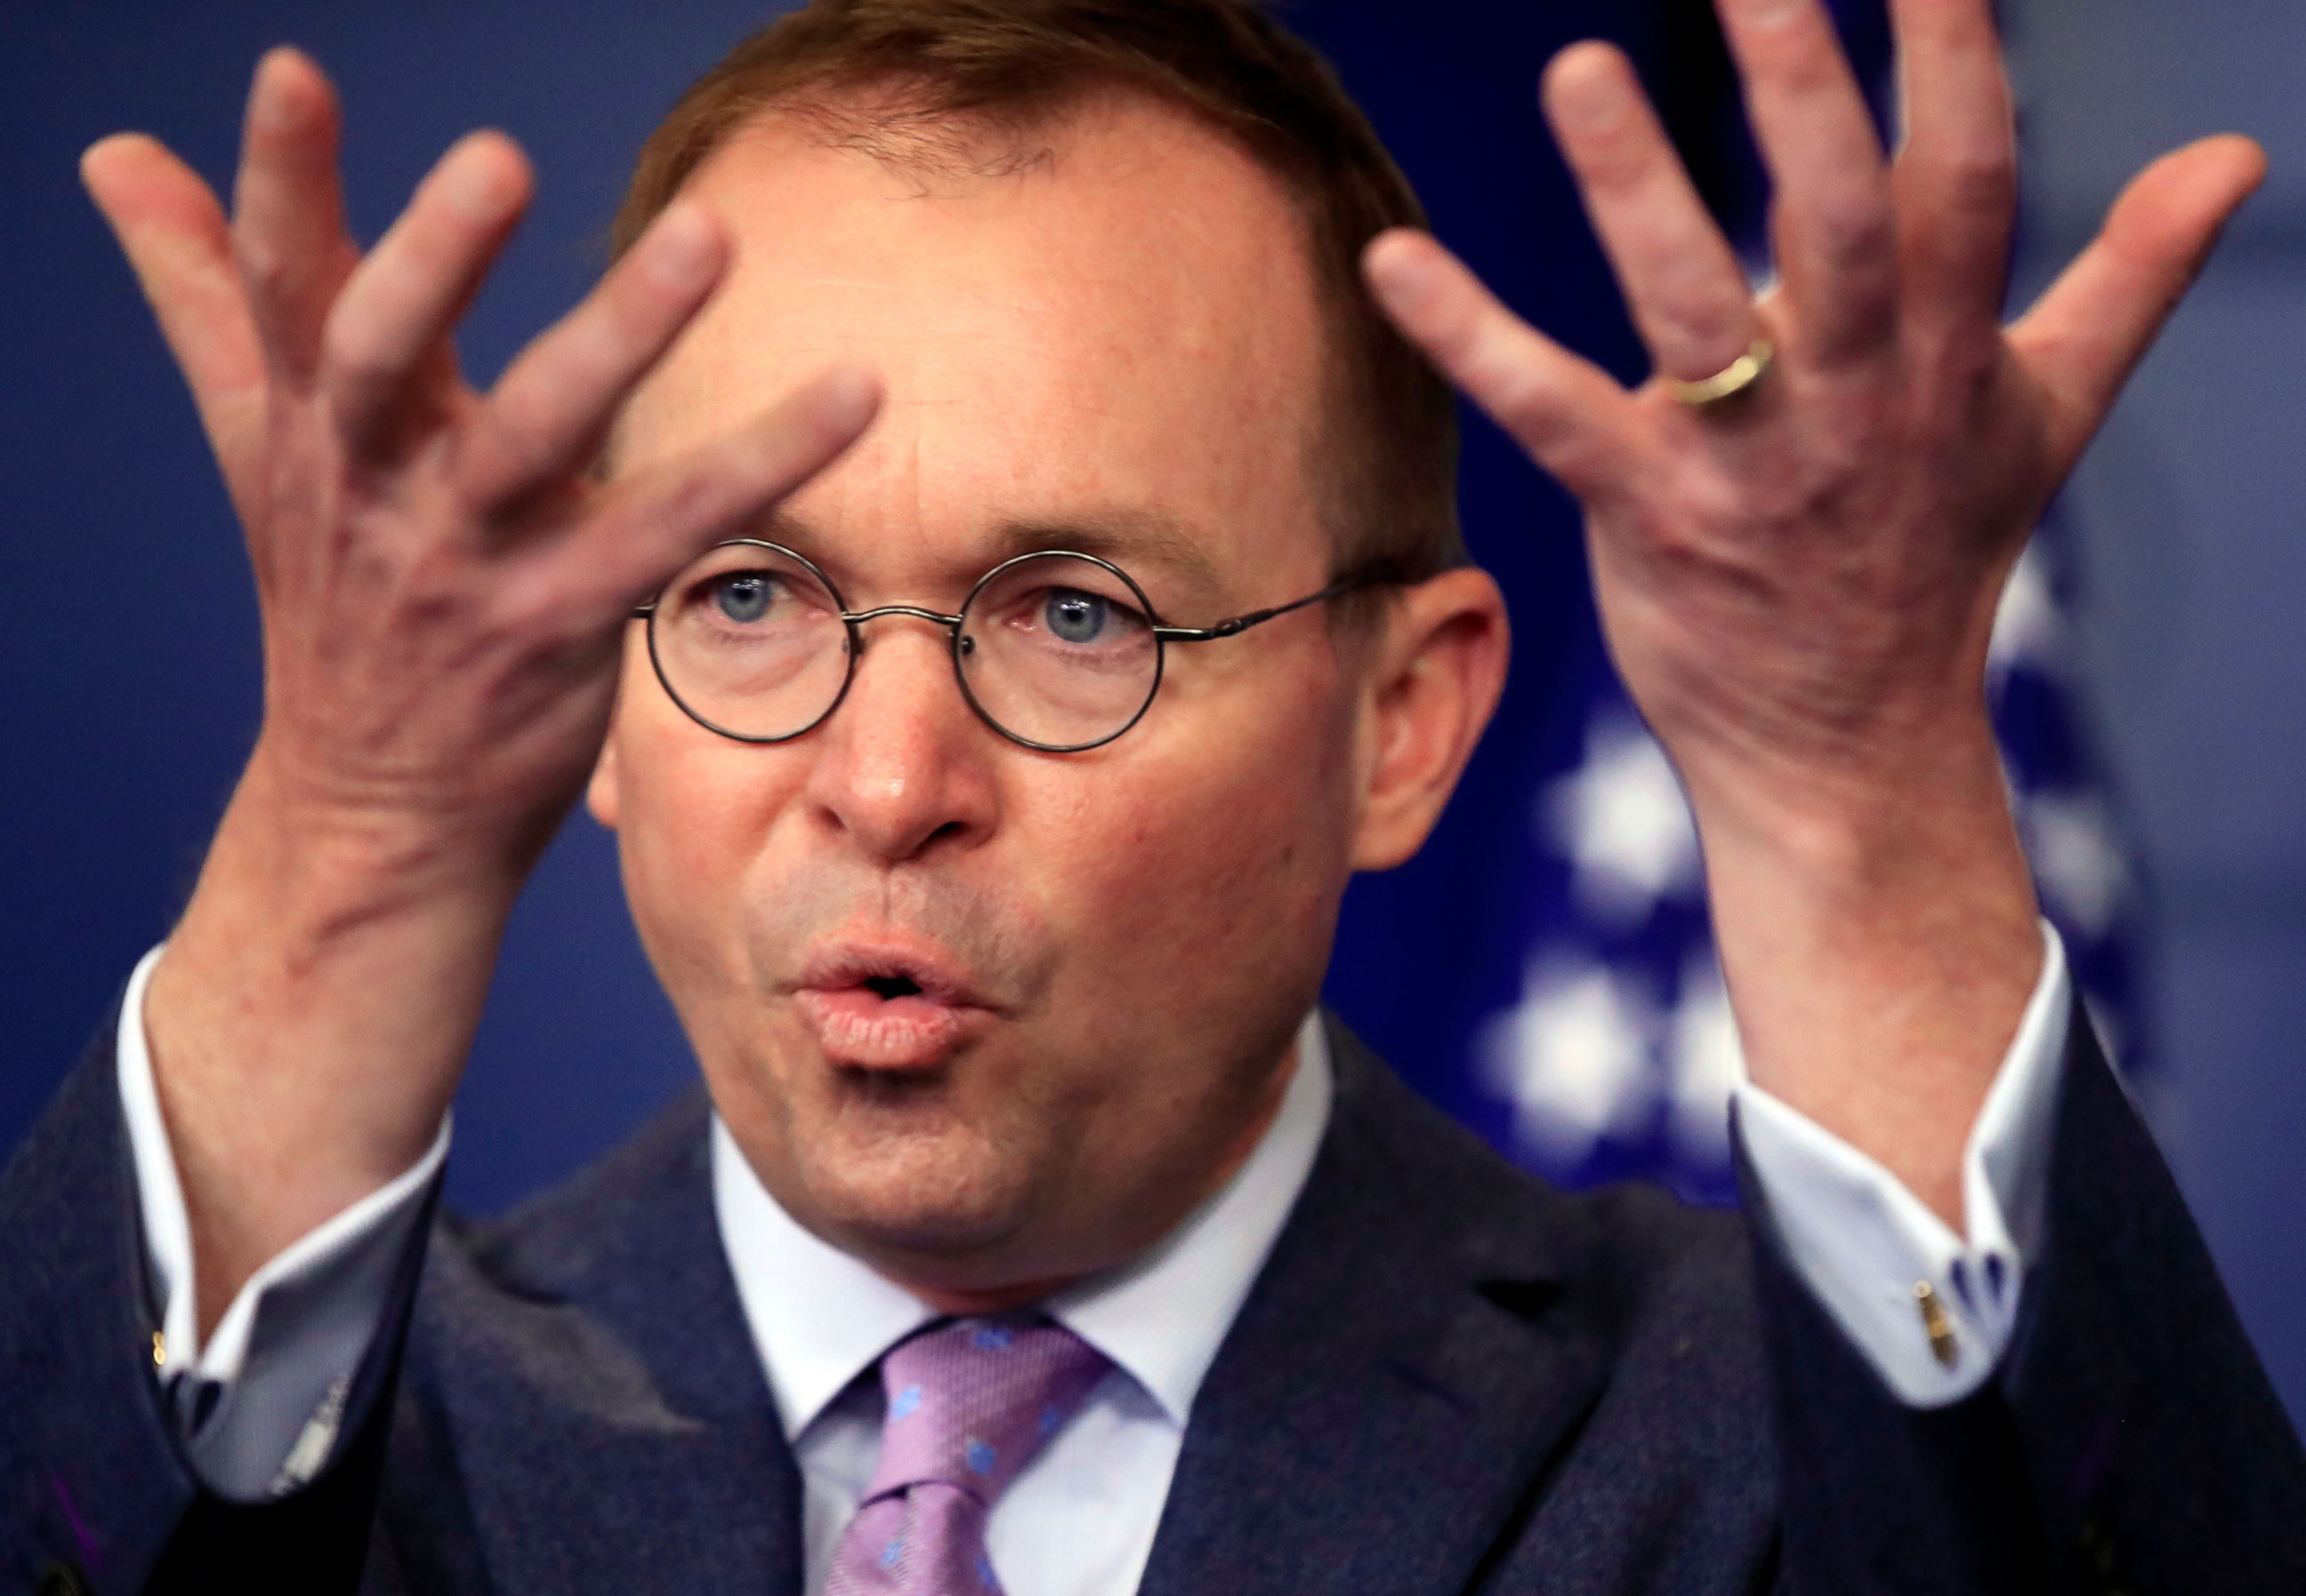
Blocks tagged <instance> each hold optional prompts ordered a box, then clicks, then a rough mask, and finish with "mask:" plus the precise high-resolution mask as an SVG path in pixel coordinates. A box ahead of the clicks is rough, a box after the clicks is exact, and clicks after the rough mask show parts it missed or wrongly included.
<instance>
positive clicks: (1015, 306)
mask: <svg viewBox="0 0 2306 1596" xmlns="http://www.w3.org/2000/svg"><path fill="white" fill-rule="evenodd" d="M1003 154H1004V158H1002V159H1000V160H998V161H997V162H995V163H992V164H990V165H986V166H978V167H972V166H971V165H970V164H969V162H968V161H967V160H965V159H961V158H955V159H950V160H945V159H931V160H926V161H892V160H888V159H884V158H879V157H877V156H875V154H872V153H868V152H867V151H865V150H862V149H857V148H854V147H844V146H841V145H837V144H834V143H833V142H831V141H828V140H827V139H826V138H825V136H824V132H823V129H822V127H821V125H818V124H812V123H809V122H807V121H804V120H802V119H800V118H798V117H791V116H783V115H773V116H771V117H768V118H766V119H764V120H763V121H761V122H760V123H758V124H755V125H754V126H752V127H750V128H748V129H747V130H746V131H745V132H743V133H741V134H740V135H739V136H738V137H736V138H735V139H733V140H732V141H730V142H729V143H728V144H726V145H725V146H723V147H722V149H720V150H718V151H716V152H715V154H714V155H713V157H711V158H709V159H708V160H707V161H706V162H705V165H704V166H702V167H701V168H700V169H699V171H698V172H697V173H696V175H695V176H694V177H693V178H692V179H691V180H690V182H689V183H688V187H687V188H686V190H685V191H684V192H686V193H687V194H688V195H689V196H690V197H693V198H694V199H696V201H699V202H701V203H703V204H705V206H706V207H708V208H709V209H712V210H713V211H714V212H715V213H717V214H718V215H719V216H720V217H721V218H722V220H723V221H724V223H725V224H726V225H727V226H729V228H730V231H731V232H732V234H733V235H734V237H735V240H736V251H737V252H736V260H735V264H734V265H733V267H732V269H731V270H730V276H729V278H728V280H727V282H726V283H725V284H724V286H723V287H722V291H721V292H720V294H718V295H717V296H716V297H715V299H714V301H713V303H712V304H711V305H710V306H709V307H708V308H707V310H706V311H705V313H704V315H703V316H702V317H701V318H700V319H699V320H698V322H697V324H696V326H695V327H693V328H692V329H690V331H689V332H688V335H686V336H685V337H684V338H683V339H682V341H681V343H680V344H679V346H677V347H676V348H675V350H674V352H673V353H672V354H671V355H670V357H669V358H668V359H667V361H666V362H665V363H664V364H663V365H662V367H661V368H660V369H659V370H658V371H657V372H656V373H655V374H654V375H653V376H652V378H651V379H650V380H649V382H648V383H647V384H646V385H645V388H643V389H642V391H641V392H640V393H639V394H638V395H637V396H636V398H635V400H634V402H633V404H632V405H631V406H630V408H629V410H628V414H627V416H626V418H625V423H624V427H623V430H622V431H621V433H620V439H619V457H620V463H621V464H622V465H625V466H627V467H630V466H632V465H641V464H645V463H646V462H647V461H648V460H649V459H651V458H661V457H665V456H668V455H670V454H672V453H674V452H677V451H678V450H679V448H684V447H686V446H688V445H689V444H692V443H696V442H701V441H703V440H705V439H708V438H710V437H713V436H715V435H717V434H719V433H721V432H723V431H726V430H728V429H729V428H730V427H732V426H735V425H737V424H739V422H742V421H743V420H744V419H745V418H747V417H748V416H750V415H751V414H754V413H756V411H758V410H759V409H760V408H761V407H762V406H763V405H766V404H768V403H769V402H770V401H772V400H773V398H774V397H776V396H777V395H778V394H779V393H780V392H781V391H782V390H783V389H784V388H787V387H789V386H790V384H792V383H793V382H795V381H797V380H800V379H801V378H803V377H806V376H807V374H809V373H810V372H812V371H816V370H817V369H819V368H821V367H823V366H824V365H825V364H827V363H831V362H833V361H835V360H859V361H862V362H864V363H867V364H868V365H870V366H872V367H873V368H875V370H876V371H878V372H879V373H880V376H881V379H882V381H883V383H884V388H885V392H886V400H885V404H884V410H883V412H882V414H881V417H880V419H879V420H878V421H877V422H875V426H874V429H873V431H871V432H870V433H869V434H868V435H867V438H866V440H864V441H863V442H862V443H861V444H860V445H859V446H858V448H856V449H855V450H852V451H851V453H850V455H848V456H847V457H843V459H842V460H841V461H840V462H839V463H837V464H836V465H834V466H833V468H832V470H831V471H829V472H828V473H827V474H825V475H824V476H823V477H821V478H819V479H818V480H817V481H816V482H813V483H811V484H810V485H809V486H808V487H807V489H805V490H804V491H802V492H801V493H800V494H799V495H797V496H796V497H795V498H794V499H793V500H792V501H791V503H790V505H789V506H788V507H787V508H788V511H789V512H790V517H791V522H792V524H796V525H804V526H807V527H808V528H811V529H814V530H815V531H816V533H817V534H818V535H819V536H820V537H821V538H822V539H823V540H824V542H826V543H827V544H829V545H831V546H830V547H828V548H826V549H824V550H821V551H822V552H824V553H825V554H827V555H828V556H830V557H831V558H832V559H834V560H836V561H841V560H847V559H850V558H851V557H855V558H856V559H857V561H858V563H865V562H867V561H878V562H880V563H882V564H883V566H884V568H885V567H887V566H889V565H891V564H892V563H894V564H896V565H905V564H908V563H914V562H918V563H935V562H951V563H953V564H956V565H961V564H967V563H968V562H969V561H971V560H975V559H980V558H981V557H982V556H985V555H987V554H997V553H1001V552H1005V551H1007V548H1006V545H1007V544H1010V543H1013V542H1015V541H1017V533H1018V529H1020V528H1041V529H1046V530H1049V531H1052V532H1055V531H1057V530H1059V529H1062V528H1063V527H1065V526H1067V525H1089V526H1097V527H1101V528H1104V529H1106V533H1107V534H1108V535H1107V536H1106V547H1107V550H1108V551H1109V552H1113V553H1115V556H1116V557H1118V558H1122V559H1123V560H1124V563H1125V562H1126V559H1127V555H1128V553H1129V551H1130V542H1131V536H1132V528H1133V529H1137V531H1139V532H1140V533H1150V532H1153V531H1155V530H1158V529H1166V530H1167V531H1169V532H1170V533H1173V534H1175V535H1172V536H1171V537H1169V538H1168V539H1167V540H1166V541H1167V542H1169V543H1170V544H1171V545H1172V548H1171V550H1170V553H1171V554H1172V555H1173V556H1174V554H1175V553H1176V552H1178V550H1176V549H1175V547H1174V545H1175V544H1176V542H1178V541H1179V536H1182V538H1183V539H1184V540H1186V541H1188V542H1190V543H1191V545H1192V546H1193V547H1194V548H1197V549H1198V550H1200V551H1202V552H1203V553H1205V554H1206V557H1207V558H1206V560H1205V561H1204V562H1203V563H1204V564H1205V565H1206V566H1207V567H1208V568H1209V581H1210V582H1212V583H1213V584H1214V585H1217V586H1219V587H1220V588H1224V589H1228V590H1229V589H1233V588H1236V587H1240V586H1243V585H1251V586H1254V587H1256V588H1257V589H1258V590H1259V591H1260V592H1261V591H1262V588H1263V586H1264V585H1267V584H1266V582H1265V581H1264V580H1263V579H1262V574H1263V573H1268V572H1269V573H1270V574H1271V575H1272V576H1274V577H1275V578H1276V579H1277V578H1278V577H1279V576H1282V575H1285V574H1287V575H1300V574H1305V573H1313V574H1318V572H1319V569H1320V568H1321V567H1322V566H1323V565H1324V564H1325V563H1326V549H1327V545H1326V542H1325V540H1324V539H1323V536H1322V534H1321V532H1320V526H1319V523H1318V519H1317V516H1316V515H1315V510H1314V495H1313V493H1312V491H1311V480H1312V479H1311V466H1312V462H1311V450H1312V448H1313V446H1314V443H1315V441H1316V439H1317V437H1318V435H1319V431H1320V429H1319V421H1320V407H1321V403H1322V389H1323V382H1322V375H1321V373H1322V371H1323V360H1322V337H1323V334H1322V329H1321V324H1320V312H1319V310H1318V307H1317V303H1316V299H1315V294H1314V289H1313V276H1312V272H1311V267H1310V265H1309V262H1308V255H1307V249H1306V245H1305V243H1304V240H1303V232H1302V226H1301V224H1300V223H1299V221H1298V219H1297V217H1296V214H1295V212H1294V209H1293V207H1292V206H1291V204H1290V201H1289V200H1288V197H1287V195H1286V194H1285V192H1284V190H1283V189H1282V187H1281V185H1280V183H1279V182H1278V181H1277V179H1275V178H1274V177H1273V176H1271V175H1269V174H1268V173H1267V172H1266V171H1265V170H1264V169H1263V168H1261V167H1260V166H1258V165H1257V164H1256V163H1255V162H1254V161H1252V160H1251V158H1249V157H1248V156H1247V155H1245V154H1244V153H1243V152H1242V151H1240V150H1239V149H1236V148H1235V147H1234V145H1232V144H1231V143H1230V142H1228V141H1226V140H1225V139H1224V138H1222V137H1221V136H1219V135H1217V134H1216V133H1215V132H1210V131H1209V130H1207V129H1205V128H1204V127H1203V126H1201V125H1200V124H1199V123H1197V122H1195V121H1194V120H1192V119H1191V117H1189V116H1188V115H1184V114H1183V113H1182V112H1178V111H1174V110H1172V109H1170V108H1168V107H1163V106H1161V105H1159V104H1157V103H1156V102H1153V101H1151V100H1149V99H1145V98H1139V97H1134V96H1122V95H1115V96H1110V97H1106V98H1100V99H1097V100H1095V101H1092V102H1090V103H1089V104H1087V105H1085V106H1083V107H1080V108H1079V109H1078V110H1076V111H1074V112H1072V113H1070V114H1068V115H1066V117H1065V118H1064V119H1063V121H1062V122H1061V123H1058V124H1055V125H1052V126H1050V127H1047V128H1046V129H1040V130H1036V131H1035V132H1031V133H1029V134H1027V135H1023V136H1022V138H1021V141H1018V142H1017V144H1016V148H1014V149H1004V151H1003ZM1140 541H1142V542H1145V544H1146V549H1147V557H1148V558H1149V559H1158V558H1159V556H1160V550H1159V548H1158V546H1157V545H1158V544H1159V543H1160V542H1162V541H1163V540H1162V539H1160V538H1158V537H1146V538H1143V539H1140ZM812 551H813V552H816V551H819V550H812ZM1186 563H1191V562H1186ZM1276 567H1280V568H1284V569H1276ZM1180 574H1181V576H1183V575H1187V574H1188V573H1180ZM1253 577H1254V579H1252V578H1253ZM1211 596H1217V595H1214V594H1212V595H1211Z"/></svg>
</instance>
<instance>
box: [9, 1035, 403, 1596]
mask: <svg viewBox="0 0 2306 1596" xmlns="http://www.w3.org/2000/svg"><path fill="white" fill-rule="evenodd" d="M116 1020H117V1016H115V1023H114V1024H107V1026H106V1027H105V1028H104V1029H103V1031H102V1032H101V1033H100V1034H99V1036H98V1038H97V1040H96V1042H95V1043H94V1044H93V1045H92V1046H90V1049H89V1051H88V1053H87V1054H85V1055H84V1056H83V1057H82V1058H81V1062H80V1063H79V1064H78V1065H76V1066H75V1067H74V1069H73V1071H72V1072H71V1074H69V1075H68V1076H67V1077H66V1078H65V1080H64V1086H63V1088H62V1089H61V1090H60V1091H59V1092H58V1094H57V1096H56V1100H55V1101H54V1102H53V1103H52V1104H51V1105H49V1107H48V1110H47V1113H46V1114H45V1115H44V1116H43V1117H42V1118H41V1120H40V1122H39V1123H38V1125H36V1126H35V1127H34V1129H33V1131H32V1133H31V1135H30V1137H29V1138H28V1139H26V1141H25V1142H24V1143H23V1145H22V1146H21V1148H19V1149H18V1151H17V1153H16V1156H14V1158H13V1160H12V1161H11V1163H10V1164H9V1165H8V1167H7V1170H6V1172H5V1174H0V1282H4V1283H5V1289H4V1291H0V1414H5V1415H6V1420H5V1421H4V1422H0V1506H4V1514H0V1586H4V1588H6V1589H10V1590H20V1589H21V1590H46V1589H54V1590H60V1591H69V1590H75V1589H81V1590H87V1591H90V1592H95V1593H97V1596H127V1593H128V1592H141V1591H147V1590H150V1591H175V1590H186V1591H190V1590H218V1589H233V1588H236V1587H237V1588H255V1589H296V1590H299V1591H309V1592H320V1593H325V1592H332V1591H346V1592H349V1591H351V1590H354V1589H355V1588H356V1586H357V1583H358V1581H359V1577H360V1572H361V1567H362V1563H363V1557H364V1556H365V1552H366V1539H367V1532H368V1527H369V1524H370V1523H371V1521H372V1518H373V1516H374V1513H375V1504H376V1499H377V1492H378V1489H379V1484H380V1475H381V1468H382V1462H383V1448H384V1441H385V1436H386V1432H387V1430H388V1421H389V1409H390V1407H391V1396H392V1389H393V1386H394V1384H395V1381H396V1379H397V1367H398V1362H399V1349H400V1344H401V1342H402V1340H403V1338H404V1337H405V1335H406V1326H407V1322H408V1318H409V1311H410V1308H411V1305H412V1303H413V1302H414V1294H415V1286H416V1279H417V1276H418V1274H419V1272H420V1269H421V1265H422V1259H423V1243H422V1241H421V1239H420V1240H419V1241H418V1242H416V1243H415V1244H413V1245H412V1246H410V1248H409V1249H408V1253H407V1257H406V1259H405V1260H404V1262H403V1265H402V1267H401V1269H400V1271H399V1274H398V1276H397V1277H396V1279H395V1281H394V1284H393V1287H392V1290H391V1293H390V1295H389V1307H388V1310H387V1312H386V1315H385V1317H384V1319H383V1320H382V1321H381V1323H380V1327H379V1329H378V1331H377V1333H376V1340H375V1343H374V1344H373V1345H372V1346H371V1348H370V1349H369V1353H368V1355H367V1356H366V1357H365V1358H364V1359H363V1361H362V1364H361V1367H360V1369H359V1371H358V1373H357V1374H356V1375H355V1376H354V1380H353V1383H352V1386H351V1388H350V1389H349V1391H348V1392H347V1394H346V1404H345V1419H344V1424H343V1430H342V1433H343V1435H344V1437H345V1439H344V1440H343V1441H342V1442H340V1444H339V1446H338V1447H337V1453H336V1455H335V1456H334V1458H333V1459H332V1460H331V1461H330V1463H329V1466H328V1467H327V1468H326V1469H325V1470H323V1471H322V1472H321V1473H320V1475H319V1476H318V1477H317V1478H315V1479H314V1480H313V1481H312V1482H311V1483H310V1484H309V1485H307V1486H306V1487H304V1488H303V1489H301V1490H298V1491H296V1492H295V1493H294V1494H292V1495H288V1496H284V1497H281V1498H278V1499H275V1500H271V1501H267V1502H263V1503H260V1504H255V1505H235V1504H232V1503H228V1502H226V1501H224V1500H222V1499H221V1498H217V1497H214V1496H213V1495H210V1494H209V1493H208V1492H207V1491H205V1490H204V1489H202V1488H201V1484H200V1482H199V1481H198V1479H197V1477H196V1475H195V1474H194V1472H193V1471H192V1469H191V1467H190V1466H189V1465H188V1464H187V1462H186V1460H185V1457H184V1452H183V1449H182V1447H181V1446H180V1444H179V1442H178V1440H177V1437H176V1433H175V1425H174V1424H173V1423H172V1422H171V1420H170V1415H169V1413H167V1411H166V1410H165V1409H164V1408H163V1405H162V1403H163V1393H162V1391H161V1388H160V1387H159V1385H158V1381H157V1379H156V1378H155V1373H154V1358H153V1348H154V1338H155V1336H156V1335H157V1334H158V1330H159V1318H158V1311H157V1309H156V1306H155V1304H154V1303H153V1302H152V1300H151V1290H150V1284H149V1273H148V1271H147V1269H146V1267H145V1262H144V1242H143V1238H142V1235H141V1224H140V1220H139V1208H138V1201H137V1193H136V1189H135V1180H134V1173H133V1169H132V1158H131V1155H130V1151H129V1147H128V1136H127V1130H126V1126H125V1123H124V1120H123V1117H122V1113H121V1105H120V1096H119V1091H118V1088H117V1073H116V1070H115V1031H116ZM430 1200H431V1199H429V1198H428V1202H429V1201H430ZM428 1228H429V1226H420V1227H419V1228H418V1231H417V1234H418V1236H419V1237H420V1238H421V1237H422V1235H423V1233H424V1231H425V1230H426V1229H428ZM43 1582H46V1583H43Z"/></svg>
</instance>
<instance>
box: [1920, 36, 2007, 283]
mask: <svg viewBox="0 0 2306 1596" xmlns="http://www.w3.org/2000/svg"><path fill="white" fill-rule="evenodd" d="M1891 11H1892V15H1893V17H1894V19H1895V21H1896V24H1897V31H1898V54H1899V60H1900V74H1901V77H1902V79H1903V91H1902V94H1901V97H1900V98H1902V100H1903V102H1904V106H1905V120H1906V139H1905V147H1904V148H1903V149H1900V151H1899V153H1898V161H1897V166H1896V168H1895V171H1894V174H1893V181H1892V188H1893V191H1894V192H1895V194H1896V197H1897V210H1898V218H1899V231H1900V254H1901V256H1902V258H1903V260H1905V262H1906V263H1907V268H1908V269H1907V276H1906V281H1905V285H1904V287H1905V294H1906V298H1907V303H1909V304H1912V305H1914V306H1916V307H1917V308H1918V309H1921V310H1922V311H1924V312H1926V313H1927V312H1939V313H1941V314H1943V315H1946V316H1970V317H1980V318H1987V319H1991V320H1996V321H1998V320H2001V315H2002V298H2003V294H2004V292H2005V291H2006V289H2007V285H2008V282H2009V266H2010V235H2011V225H2012V218H2014V217H2015V216H2016V214H2017V207H2018V141H2017V132H2016V129H2015V126H2014V124H2013V123H2012V120H2011V98H2010V80H2009V77H2008V75H2007V74H2006V73H2004V72H2003V66H2002V47H2001V41H2000V39H1999V38H1997V37H1996V36H1995V34H1994V15H1993V12H1992V9H1991V5H1990V0H1892V5H1891Z"/></svg>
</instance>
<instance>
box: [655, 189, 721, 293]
mask: <svg viewBox="0 0 2306 1596" xmlns="http://www.w3.org/2000/svg"><path fill="white" fill-rule="evenodd" d="M720 243H721V239H720V233H719V230H718V229H717V228H716V227H715V226H713V221H712V218H709V217H707V216H706V215H705V213H704V212H703V211H702V210H700V209H697V208H696V206H694V205H688V204H681V205H675V206H673V207H671V208H670V209H668V210H666V211H665V213H664V214H663V215H662V216H661V217H659V218H657V219H656V226H654V227H653V228H651V229H650V235H649V242H648V256H647V264H648V269H649V271H650V273H651V274H652V275H653V276H654V277H656V278H657V279H658V280H659V281H660V282H662V283H666V284H668V285H670V286H675V287H686V286H688V285H689V284H691V283H694V282H696V280H697V278H699V277H704V276H705V274H706V273H708V272H709V271H711V270H712V269H713V263H714V258H715V256H717V255H718V253H719V246H720Z"/></svg>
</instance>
